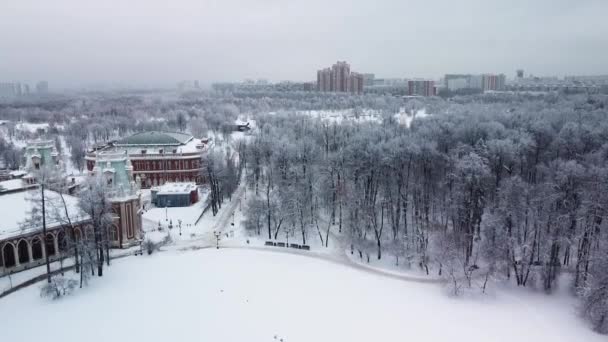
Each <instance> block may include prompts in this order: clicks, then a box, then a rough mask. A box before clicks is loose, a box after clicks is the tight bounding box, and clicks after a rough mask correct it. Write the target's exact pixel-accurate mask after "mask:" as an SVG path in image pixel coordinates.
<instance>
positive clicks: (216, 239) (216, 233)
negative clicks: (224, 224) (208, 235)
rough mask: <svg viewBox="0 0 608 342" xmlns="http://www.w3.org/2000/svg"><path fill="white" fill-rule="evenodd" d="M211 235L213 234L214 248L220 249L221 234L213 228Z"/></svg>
mask: <svg viewBox="0 0 608 342" xmlns="http://www.w3.org/2000/svg"><path fill="white" fill-rule="evenodd" d="M213 235H215V248H216V249H220V236H222V234H221V233H220V232H218V231H215V230H214V231H213Z"/></svg>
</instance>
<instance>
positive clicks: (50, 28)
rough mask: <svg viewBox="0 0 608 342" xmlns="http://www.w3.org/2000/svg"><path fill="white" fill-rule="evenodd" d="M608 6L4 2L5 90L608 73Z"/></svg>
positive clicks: (269, 0) (544, 0) (534, 1)
mask: <svg viewBox="0 0 608 342" xmlns="http://www.w3.org/2000/svg"><path fill="white" fill-rule="evenodd" d="M607 13H608V0H509V1H505V0H432V1H421V0H414V1H411V0H337V1H332V0H170V1H169V0H167V1H160V0H95V1H88V0H53V1H42V0H13V1H9V0H2V1H0V82H1V81H9V80H20V81H29V82H34V81H36V80H40V79H46V80H48V81H49V83H50V84H51V87H52V86H53V85H55V86H56V87H64V86H78V85H81V84H83V85H87V84H94V83H125V84H133V85H146V84H147V85H151V86H158V85H174V84H175V82H176V81H178V80H181V79H190V80H193V79H198V80H200V81H201V82H204V83H210V82H213V81H234V80H242V79H244V78H266V79H269V80H274V81H278V80H313V79H315V78H316V70H317V69H319V68H321V67H324V66H329V65H331V64H332V63H334V62H335V61H336V60H346V61H348V62H350V64H351V70H354V71H359V72H371V73H375V74H376V75H377V77H430V78H438V77H440V76H441V75H443V74H444V73H461V72H462V73H464V72H466V73H481V72H503V73H506V74H507V76H508V77H513V75H514V73H515V69H517V68H523V69H525V71H526V73H532V74H535V75H564V74H608V20H606V14H607Z"/></svg>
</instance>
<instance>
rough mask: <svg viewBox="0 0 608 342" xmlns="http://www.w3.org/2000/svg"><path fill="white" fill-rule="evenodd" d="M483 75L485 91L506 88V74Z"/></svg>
mask: <svg viewBox="0 0 608 342" xmlns="http://www.w3.org/2000/svg"><path fill="white" fill-rule="evenodd" d="M481 77H482V79H481V89H482V90H483V91H488V90H504V89H505V83H506V77H505V75H503V74H500V75H494V74H483V75H482V76H481Z"/></svg>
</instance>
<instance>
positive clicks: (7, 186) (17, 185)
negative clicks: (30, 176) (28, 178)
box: [0, 178, 36, 193]
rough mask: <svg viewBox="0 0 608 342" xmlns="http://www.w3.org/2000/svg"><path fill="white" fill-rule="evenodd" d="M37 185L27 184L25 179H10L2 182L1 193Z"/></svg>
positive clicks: (0, 185)
mask: <svg viewBox="0 0 608 342" xmlns="http://www.w3.org/2000/svg"><path fill="white" fill-rule="evenodd" d="M35 186H36V185H32V184H27V183H25V182H24V181H23V179H20V178H18V179H9V180H5V181H2V182H0V193H3V192H9V191H16V190H21V189H27V188H31V187H35Z"/></svg>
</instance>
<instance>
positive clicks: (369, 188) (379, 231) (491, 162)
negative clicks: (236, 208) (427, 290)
mask: <svg viewBox="0 0 608 342" xmlns="http://www.w3.org/2000/svg"><path fill="white" fill-rule="evenodd" d="M605 105H606V99H605V98H587V97H575V98H556V97H540V98H536V99H520V100H519V101H513V99H508V100H506V101H500V100H499V101H477V102H473V101H461V102H453V103H451V104H447V105H446V106H445V109H444V110H443V111H442V112H439V113H436V114H434V115H431V116H428V117H425V118H421V119H415V120H414V121H413V122H412V124H411V127H409V128H408V127H405V126H402V125H398V124H397V123H396V122H395V118H394V117H393V116H384V117H383V119H382V122H381V123H365V124H355V123H341V124H336V123H331V122H328V121H322V120H314V119H311V118H309V117H307V116H302V115H296V114H291V115H289V114H285V115H278V114H274V115H261V116H259V117H258V127H259V132H258V134H257V135H256V137H255V138H254V139H253V140H252V141H251V143H250V144H249V146H248V147H247V153H246V156H247V166H246V169H247V177H248V178H247V180H248V184H249V186H250V187H251V189H253V190H254V191H255V193H256V194H257V196H255V197H253V198H251V199H250V202H249V214H248V220H247V227H248V229H249V230H250V231H251V232H252V233H254V234H260V235H265V236H266V237H267V238H268V239H277V238H279V239H280V238H282V235H283V231H286V230H288V231H289V232H290V233H292V234H294V235H295V236H299V238H300V239H301V240H302V243H306V241H307V240H308V239H319V240H320V241H321V243H323V244H325V245H327V244H328V243H329V241H328V240H330V237H334V236H335V237H336V238H337V239H339V240H341V241H346V242H347V243H348V244H349V245H350V246H351V253H354V254H355V255H356V254H359V255H360V257H361V258H363V259H364V258H365V257H364V256H366V257H367V258H369V257H370V254H371V255H372V256H371V257H373V258H377V259H381V258H387V257H391V258H396V260H397V261H398V260H399V258H400V259H401V260H402V261H401V262H402V263H405V264H406V265H408V266H409V267H412V268H419V269H421V270H422V271H423V272H425V273H427V274H436V275H439V276H441V277H444V278H445V279H446V283H447V284H449V285H448V286H449V288H450V291H452V292H453V293H454V294H460V293H462V292H464V291H469V290H472V289H477V290H480V291H485V290H486V287H487V286H488V285H489V284H490V283H495V282H506V281H510V282H513V283H514V284H517V285H519V286H528V287H536V288H540V289H544V290H546V291H547V292H551V291H552V290H554V288H555V287H556V286H557V284H556V283H557V281H558V279H559V277H560V275H562V274H569V275H571V279H572V280H571V285H572V288H573V289H574V291H576V293H577V294H579V295H580V296H582V297H583V299H584V303H585V308H584V310H583V311H584V314H585V315H586V316H587V318H589V319H590V321H591V322H592V323H593V325H594V327H595V328H596V329H597V330H598V331H603V332H606V329H607V322H608V320H607V319H606V315H607V313H608V234H607V233H606V221H607V218H608V217H607V214H608V211H607V210H608V117H607V114H608V113H607V111H606V109H605Z"/></svg>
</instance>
